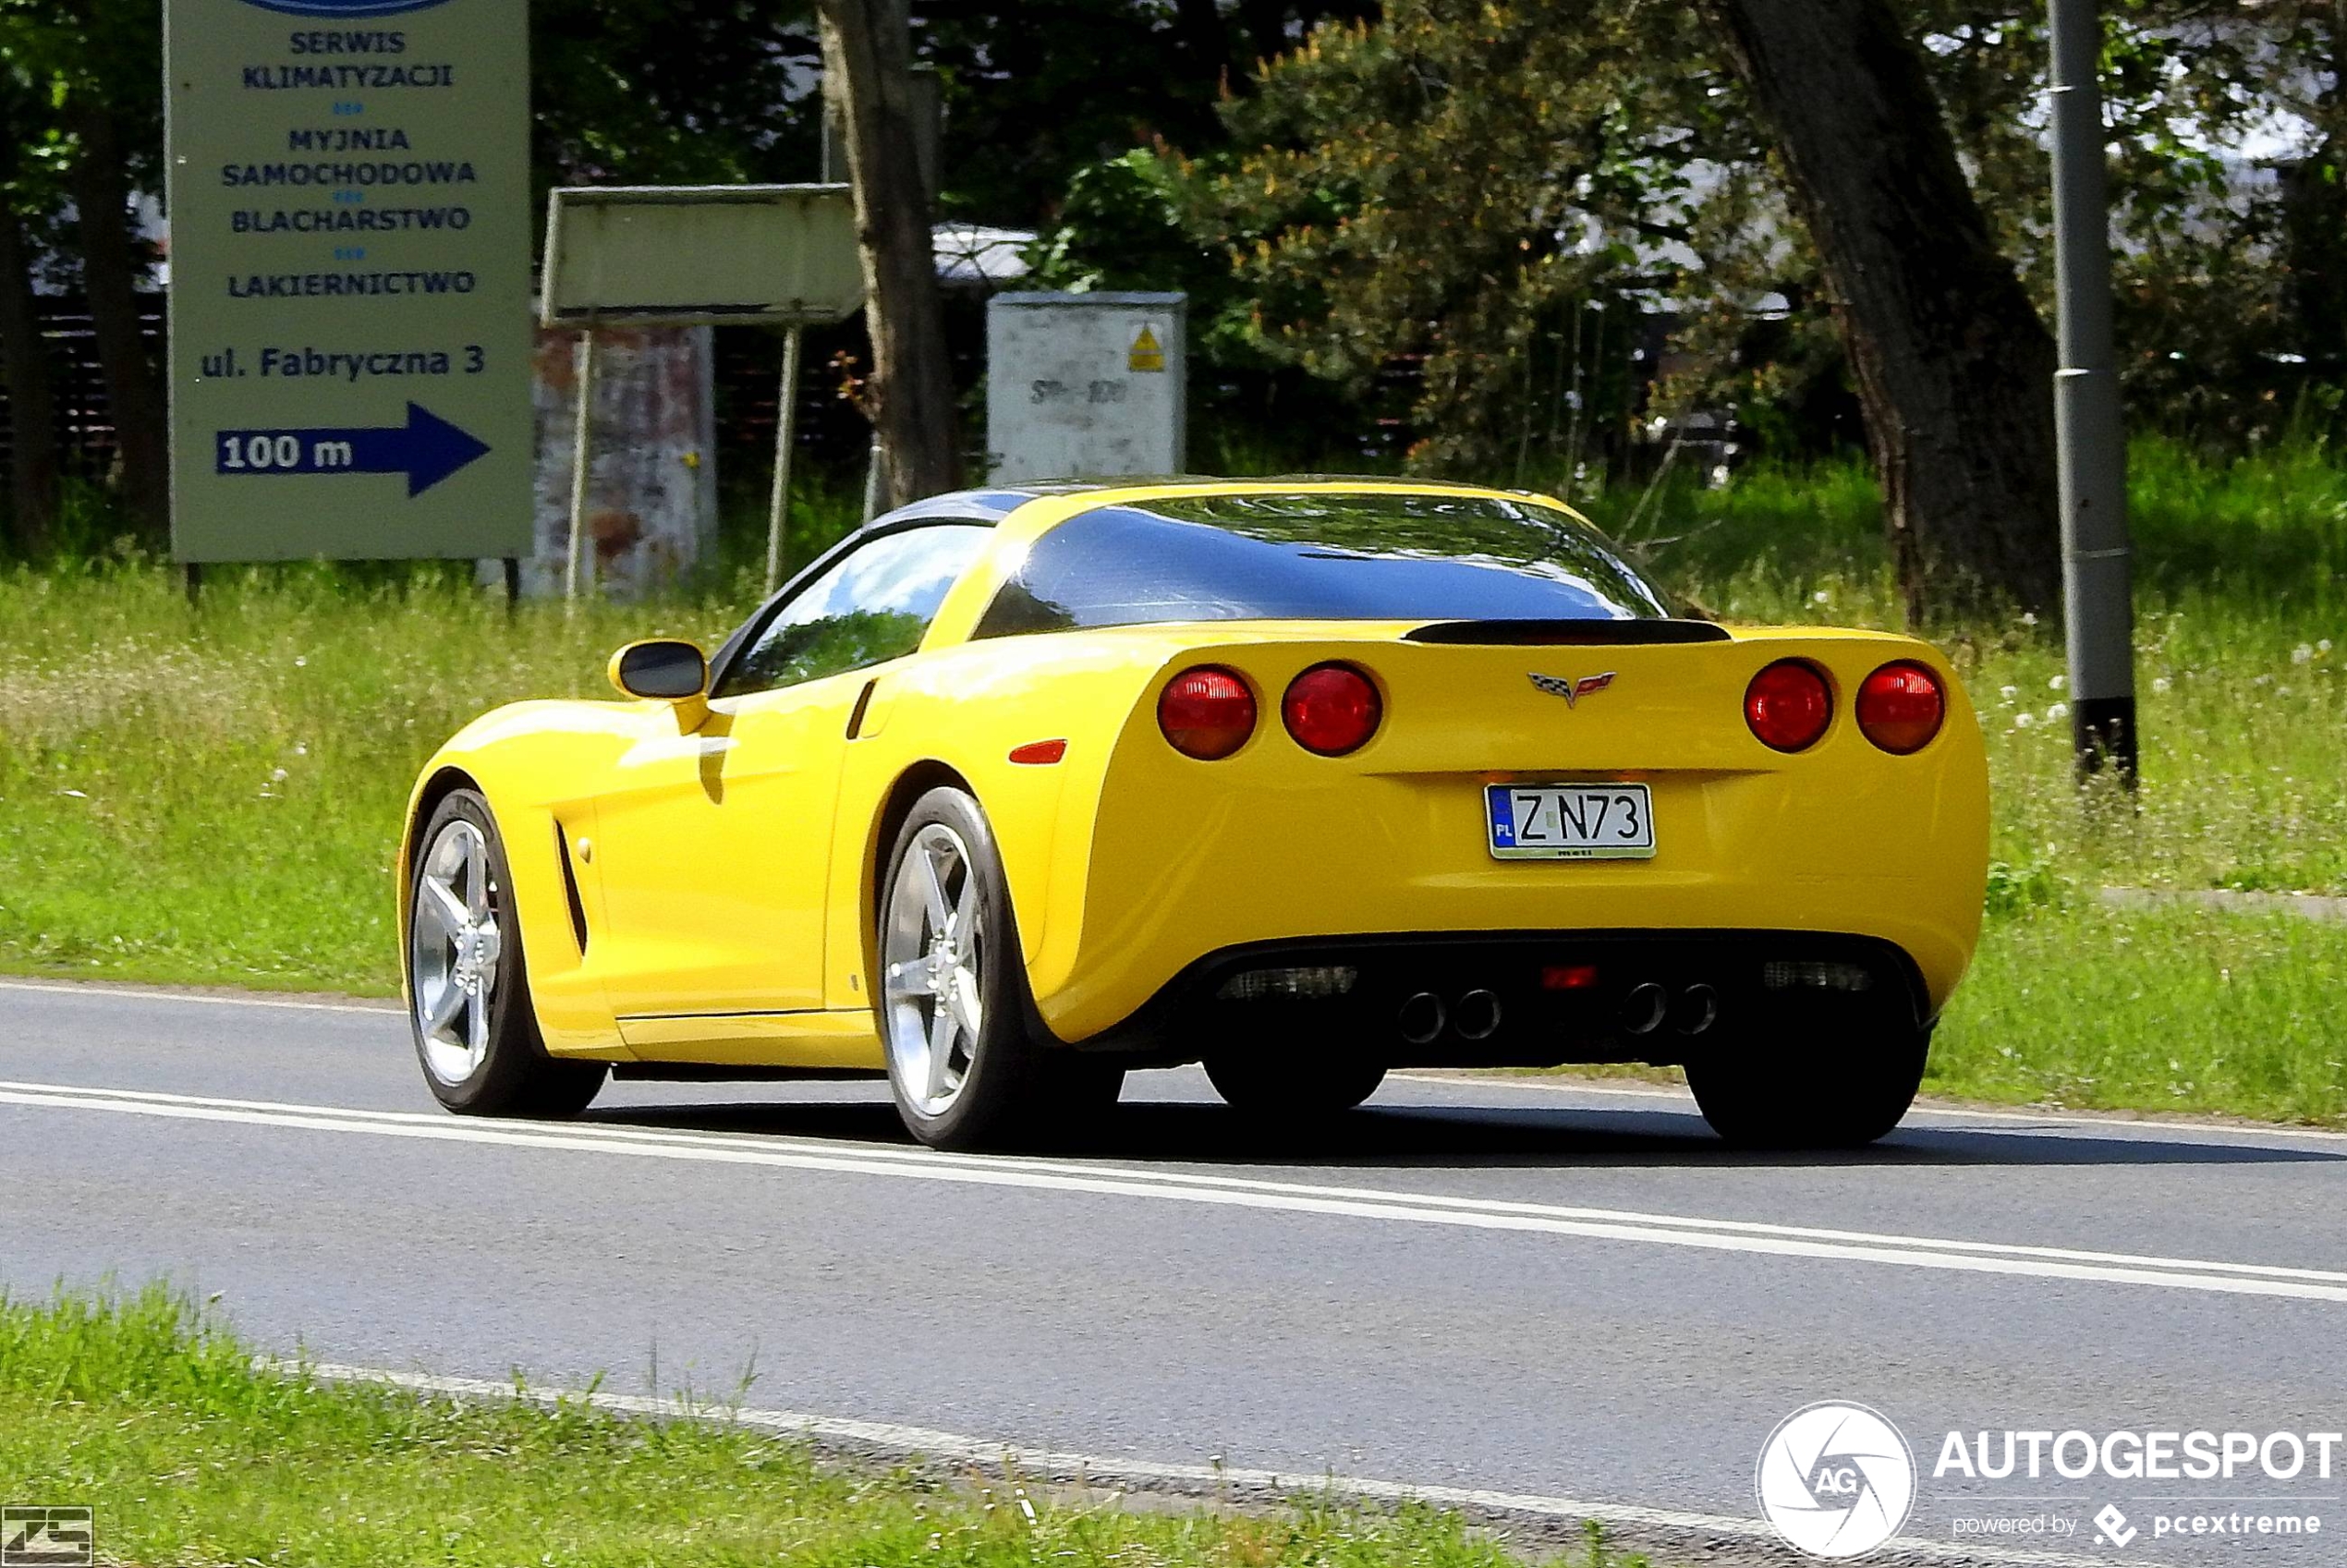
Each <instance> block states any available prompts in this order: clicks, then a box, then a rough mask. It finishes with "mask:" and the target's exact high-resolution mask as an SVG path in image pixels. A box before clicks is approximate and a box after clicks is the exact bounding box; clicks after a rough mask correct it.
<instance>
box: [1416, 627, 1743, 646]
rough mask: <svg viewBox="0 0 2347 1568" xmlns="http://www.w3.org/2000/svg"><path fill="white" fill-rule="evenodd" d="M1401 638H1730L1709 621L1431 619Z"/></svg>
mask: <svg viewBox="0 0 2347 1568" xmlns="http://www.w3.org/2000/svg"><path fill="white" fill-rule="evenodd" d="M1402 637H1403V640H1404V641H1405V642H1450V643H1472V644H1476V645H1478V646H1481V647H1487V648H1490V647H1514V648H1549V647H1558V648H1572V647H1582V648H1632V647H1637V646H1641V645H1650V644H1655V643H1668V642H1726V641H1729V640H1731V639H1730V638H1729V636H1728V628H1727V627H1725V626H1714V625H1713V624H1712V623H1711V622H1709V621H1436V622H1434V623H1433V624H1432V625H1430V626H1420V627H1418V628H1417V630H1416V631H1409V632H1405V633H1403V634H1402Z"/></svg>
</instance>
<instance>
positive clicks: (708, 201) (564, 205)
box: [540, 185, 864, 597]
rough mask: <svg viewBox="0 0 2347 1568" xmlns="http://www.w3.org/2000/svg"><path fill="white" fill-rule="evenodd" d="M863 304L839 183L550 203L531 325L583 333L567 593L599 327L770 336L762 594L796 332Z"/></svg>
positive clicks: (575, 583)
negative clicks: (768, 494)
mask: <svg viewBox="0 0 2347 1568" xmlns="http://www.w3.org/2000/svg"><path fill="white" fill-rule="evenodd" d="M863 304H864V274H863V264H862V261H861V260H860V259H859V258H858V256H857V249H856V216H855V212H854V209H853V208H852V206H851V205H850V202H849V199H848V188H847V187H845V186H844V185H715V186H579V187H564V188H559V189H557V190H555V191H553V194H552V196H551V197H550V199H549V200H548V201H547V204H546V278H545V293H544V299H543V303H542V305H541V310H540V319H541V320H542V321H543V322H545V323H546V324H547V325H548V326H560V325H570V326H576V327H578V329H579V335H580V340H581V344H582V346H581V349H580V356H579V372H578V405H579V412H578V438H577V444H576V446H575V448H574V450H573V454H572V464H573V467H572V472H571V487H570V554H569V559H568V569H567V571H566V573H565V590H566V591H567V592H569V593H570V594H571V595H572V596H573V597H576V596H577V594H578V591H579V588H580V577H581V576H582V570H581V555H582V553H583V550H584V540H583V536H584V534H585V532H586V528H587V466H588V462H589V459H590V454H589V450H588V447H589V410H590V407H591V403H590V400H591V398H592V396H593V393H594V338H595V329H596V327H597V326H598V325H601V324H605V323H611V324H621V323H624V324H626V325H629V326H777V327H781V328H782V329H783V333H784V336H783V374H782V383H781V391H780V399H779V403H778V406H777V407H776V408H775V411H774V489H773V495H772V500H771V501H770V503H769V504H768V508H767V519H766V587H767V590H768V591H769V592H772V590H773V589H774V587H775V585H776V584H777V583H779V582H780V581H781V579H782V571H783V567H784V524H785V523H786V521H787V520H788V511H789V503H790V467H791V463H790V459H791V446H792V443H793V441H794V439H795V437H796V435H797V414H798V407H797V405H798V359H799V333H800V329H802V328H803V327H806V326H809V325H814V324H819V323H821V322H839V321H845V320H846V319H847V318H848V317H849V316H852V315H854V314H855V313H856V312H857V310H860V309H862V308H863Z"/></svg>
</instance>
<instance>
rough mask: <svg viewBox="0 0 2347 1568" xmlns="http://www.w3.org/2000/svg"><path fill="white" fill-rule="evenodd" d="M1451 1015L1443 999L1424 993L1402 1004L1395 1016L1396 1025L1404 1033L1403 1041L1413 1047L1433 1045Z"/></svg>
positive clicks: (1419, 993)
mask: <svg viewBox="0 0 2347 1568" xmlns="http://www.w3.org/2000/svg"><path fill="white" fill-rule="evenodd" d="M1448 1017H1449V1014H1448V1013H1447V1011H1446V1010H1445V1009H1444V1007H1443V1005H1442V999H1441V997H1439V996H1437V995H1435V994H1434V993H1433V992H1432V991H1420V992H1418V993H1417V995H1416V996H1413V997H1412V998H1410V1000H1409V1001H1407V1002H1405V1003H1402V1010H1401V1011H1400V1012H1399V1013H1397V1014H1395V1015H1394V1020H1393V1021H1394V1023H1395V1024H1396V1026H1398V1027H1400V1029H1401V1031H1402V1039H1404V1040H1405V1042H1407V1043H1408V1044H1411V1045H1432V1044H1433V1043H1434V1042H1435V1040H1436V1039H1438V1038H1440V1037H1441V1033H1442V1026H1443V1024H1444V1023H1445V1022H1446V1021H1447V1020H1448Z"/></svg>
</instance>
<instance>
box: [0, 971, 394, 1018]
mask: <svg viewBox="0 0 2347 1568" xmlns="http://www.w3.org/2000/svg"><path fill="white" fill-rule="evenodd" d="M0 991H45V992H47V993H48V994H50V995H52V996H98V997H103V998H105V999H106V1000H107V1001H109V1002H195V1003H202V1004H203V1005H205V1006H207V1007H275V1008H282V1009H285V1010H287V1011H292V1012H303V1013H366V1014H371V1015H374V1016H376V1017H382V1016H383V1015H386V1014H388V1015H391V1016H392V1017H395V1018H396V1017H398V1016H400V1007H399V1003H396V1002H381V1003H365V1002H300V1001H297V1000H295V999H294V998H292V997H286V996H211V995H207V994H206V993H204V992H202V991H140V990H137V989H135V988H133V987H129V986H108V985H93V984H90V983H88V982H83V981H61V982H46V981H41V980H0Z"/></svg>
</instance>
